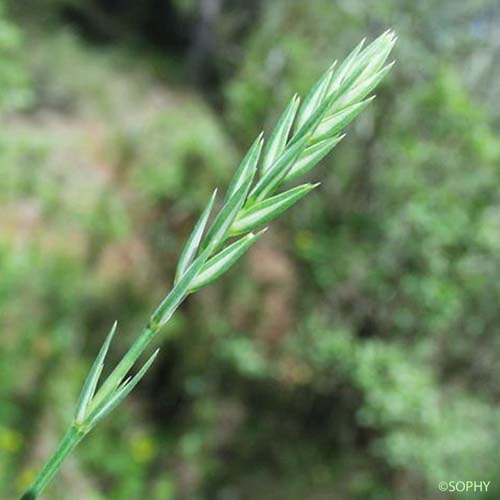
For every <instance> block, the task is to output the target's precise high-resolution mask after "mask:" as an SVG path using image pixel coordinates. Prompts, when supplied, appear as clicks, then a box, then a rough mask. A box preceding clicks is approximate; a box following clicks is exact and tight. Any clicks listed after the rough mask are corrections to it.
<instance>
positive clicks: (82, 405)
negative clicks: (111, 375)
mask: <svg viewBox="0 0 500 500" xmlns="http://www.w3.org/2000/svg"><path fill="white" fill-rule="evenodd" d="M117 326H118V322H116V321H115V322H114V323H113V326H112V327H111V330H110V332H109V333H108V336H107V337H106V340H105V341H104V343H103V344H102V346H101V349H100V350H99V353H98V354H97V357H96V358H95V361H94V363H93V364H92V367H91V368H90V371H89V373H88V375H87V378H86V379H85V382H84V384H83V388H82V392H81V393H80V397H79V399H78V403H77V405H76V412H75V420H76V421H77V422H83V420H84V418H85V414H86V412H87V408H88V406H89V403H90V401H91V400H92V397H93V396H94V393H95V389H96V387H97V383H98V382H99V377H100V376H101V373H102V368H103V366H104V359H105V358H106V354H107V353H108V350H109V346H110V345H111V341H112V340H113V337H114V335H115V332H116V327H117Z"/></svg>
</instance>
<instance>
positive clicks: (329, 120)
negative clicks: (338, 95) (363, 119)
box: [312, 96, 375, 144]
mask: <svg viewBox="0 0 500 500" xmlns="http://www.w3.org/2000/svg"><path fill="white" fill-rule="evenodd" d="M374 98H375V96H372V97H369V98H368V99H365V100H364V101H361V102H358V103H356V104H353V105H352V106H349V107H347V108H344V109H343V110H342V111H339V112H338V113H334V114H332V115H330V116H327V117H326V118H324V120H323V121H322V122H321V123H320V124H319V126H318V128H317V129H316V132H315V133H314V137H313V141H312V142H313V144H314V143H316V142H321V141H323V140H324V139H327V138H329V137H332V136H334V135H336V134H338V133H339V132H340V131H341V130H342V129H344V128H345V127H346V126H347V125H348V124H349V123H350V122H351V121H352V120H354V118H356V116H358V115H359V113H361V111H363V110H364V109H365V108H366V107H367V106H368V104H370V102H372V101H373V99H374Z"/></svg>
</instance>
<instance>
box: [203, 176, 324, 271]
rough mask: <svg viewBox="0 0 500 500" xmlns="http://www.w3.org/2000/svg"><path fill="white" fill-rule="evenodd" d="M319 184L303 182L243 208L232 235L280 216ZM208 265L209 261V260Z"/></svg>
mask: <svg viewBox="0 0 500 500" xmlns="http://www.w3.org/2000/svg"><path fill="white" fill-rule="evenodd" d="M318 185H319V184H303V185H302V186H297V187H294V188H292V189H289V190H288V191H285V192H284V193H280V194H278V195H276V196H273V197H271V198H268V199H267V200H264V201H260V202H257V203H255V204H254V205H252V206H251V207H250V208H248V209H247V210H243V211H242V212H240V214H239V215H238V218H237V219H236V221H235V222H234V224H233V225H232V227H231V235H232V236H236V235H239V234H244V233H246V232H248V231H252V230H253V229H256V228H258V227H260V226H262V225H264V224H267V223H268V222H269V221H271V220H273V219H275V218H276V217H278V215H280V214H282V213H283V212H284V211H285V210H287V209H288V208H290V207H291V206H292V205H294V204H295V203H297V202H298V201H299V200H300V199H301V198H303V197H304V196H305V195H306V194H308V193H309V192H311V191H312V190H313V189H314V188H316V187H317V186H318ZM207 265H208V262H207Z"/></svg>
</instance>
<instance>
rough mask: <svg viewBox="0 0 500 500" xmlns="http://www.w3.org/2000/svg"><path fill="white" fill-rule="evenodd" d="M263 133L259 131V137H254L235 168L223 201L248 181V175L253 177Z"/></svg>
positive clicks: (260, 149)
mask: <svg viewBox="0 0 500 500" xmlns="http://www.w3.org/2000/svg"><path fill="white" fill-rule="evenodd" d="M263 135H264V134H263V133H261V134H260V135H259V137H257V139H255V141H254V143H253V144H252V146H251V147H250V149H249V150H248V152H247V154H246V155H245V157H244V158H243V160H242V161H241V163H240V165H239V167H238V168H237V170H236V172H235V174H234V176H233V179H232V180H231V182H230V184H229V187H228V188H227V193H226V197H225V199H224V201H225V202H226V201H227V200H229V199H230V198H231V197H232V196H233V195H234V194H235V193H236V191H238V189H239V188H240V187H241V186H242V185H243V184H244V183H245V181H248V178H249V177H252V178H253V175H254V174H255V171H256V168H257V163H258V162H259V158H260V153H261V151H262V144H263V143H264V139H263Z"/></svg>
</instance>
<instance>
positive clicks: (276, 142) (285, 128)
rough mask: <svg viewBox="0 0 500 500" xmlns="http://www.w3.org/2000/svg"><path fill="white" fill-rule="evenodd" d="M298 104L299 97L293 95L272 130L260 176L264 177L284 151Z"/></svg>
mask: <svg viewBox="0 0 500 500" xmlns="http://www.w3.org/2000/svg"><path fill="white" fill-rule="evenodd" d="M299 102H300V98H299V96H298V95H295V96H294V97H293V98H292V100H291V101H290V104H289V105H288V106H287V108H286V109H285V111H284V113H283V115H281V118H280V119H279V121H278V124H277V125H276V127H275V128H274V130H273V132H272V134H271V137H270V138H269V140H268V141H267V144H266V148H265V150H264V158H263V160H262V170H261V175H264V174H265V173H266V172H267V171H268V170H269V168H270V167H271V166H272V165H273V163H274V162H275V161H276V159H277V158H279V157H280V156H281V154H282V153H283V151H284V150H285V146H286V141H287V139H288V135H289V133H290V129H291V128H292V124H293V120H294V118H295V115H296V114H297V109H298V107H299Z"/></svg>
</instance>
